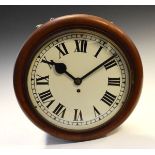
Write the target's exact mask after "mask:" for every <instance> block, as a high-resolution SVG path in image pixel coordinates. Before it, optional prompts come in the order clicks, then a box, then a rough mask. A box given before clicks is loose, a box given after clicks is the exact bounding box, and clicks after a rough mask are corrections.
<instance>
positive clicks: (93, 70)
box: [81, 54, 116, 80]
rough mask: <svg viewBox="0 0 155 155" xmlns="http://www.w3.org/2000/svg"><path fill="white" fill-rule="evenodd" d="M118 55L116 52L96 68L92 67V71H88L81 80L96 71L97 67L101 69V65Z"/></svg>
mask: <svg viewBox="0 0 155 155" xmlns="http://www.w3.org/2000/svg"><path fill="white" fill-rule="evenodd" d="M115 56H116V54H114V55H113V56H111V57H110V58H109V59H107V60H105V61H104V62H102V63H101V64H100V65H98V66H97V67H95V68H94V69H92V70H91V71H90V72H88V73H87V74H85V75H84V76H82V77H81V80H83V79H85V78H86V77H88V76H89V75H90V74H92V73H93V72H95V71H96V70H97V69H99V68H100V67H102V66H103V65H104V64H106V63H108V62H109V61H110V60H112V59H113V58H114V57H115Z"/></svg>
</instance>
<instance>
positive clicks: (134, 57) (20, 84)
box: [13, 14, 143, 141]
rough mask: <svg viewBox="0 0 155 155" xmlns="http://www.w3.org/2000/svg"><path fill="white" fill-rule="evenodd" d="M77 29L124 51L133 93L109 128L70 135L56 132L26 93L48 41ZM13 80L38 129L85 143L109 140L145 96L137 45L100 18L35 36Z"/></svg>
mask: <svg viewBox="0 0 155 155" xmlns="http://www.w3.org/2000/svg"><path fill="white" fill-rule="evenodd" d="M74 28H85V29H89V30H93V31H96V32H98V33H101V34H104V35H105V36H107V37H108V38H110V39H111V40H112V41H113V42H114V43H115V44H117V46H118V47H119V48H120V49H121V50H122V51H123V53H124V55H125V57H126V59H127V61H128V63H129V67H130V73H131V90H130V94H129V97H128V100H127V101H126V103H125V106H123V107H122V108H121V110H120V111H119V112H118V113H117V114H116V115H115V116H114V117H113V118H112V119H110V120H109V121H108V122H107V123H106V124H104V125H103V126H100V127H99V128H96V129H94V130H90V131H86V132H72V131H66V130H63V129H60V128H56V127H55V126H53V125H51V124H50V123H49V122H48V121H46V120H44V119H43V118H42V117H41V116H40V115H39V114H38V113H37V112H36V111H35V110H34V109H33V108H32V106H31V105H32V104H31V103H30V102H31V101H30V99H29V96H28V90H27V89H26V88H27V87H26V85H27V82H26V81H25V79H26V77H27V73H28V69H29V68H28V66H29V63H30V62H31V61H30V59H31V57H32V55H34V54H35V52H36V49H37V48H38V47H39V46H40V45H41V44H42V43H43V42H44V41H45V40H46V39H47V38H49V36H52V35H53V34H56V33H58V32H62V31H64V30H70V29H74ZM13 78H14V79H13V82H14V89H15V94H16V97H17V99H18V102H19V104H20V106H21V108H22V110H23V111H24V112H25V114H26V115H27V116H28V117H29V118H30V120H31V121H32V122H33V123H34V124H35V125H37V126H38V127H39V128H41V129H42V130H44V131H46V132H47V133H49V134H51V135H53V136H56V137H59V138H62V139H66V140H73V141H84V140H91V139H96V138H99V137H103V136H105V135H106V134H108V133H109V132H110V131H112V130H113V129H115V128H116V127H118V126H119V125H120V124H121V123H123V122H124V121H125V120H126V119H127V117H128V116H129V115H130V114H131V112H132V110H133V109H134V107H135V106H136V104H137V101H138V99H139V96H140V93H141V88H142V82H143V69H142V63H141V59H140V56H139V54H138V51H137V49H136V47H135V45H134V44H133V42H132V41H131V40H130V39H129V37H128V36H127V35H126V34H125V33H124V32H123V31H122V30H121V29H120V28H118V27H117V26H116V25H114V24H112V23H111V22H109V21H107V20H105V19H102V18H99V17H96V16H91V15H84V14H75V15H67V16H63V17H59V18H56V19H54V20H51V21H48V22H47V23H45V24H43V25H42V26H41V27H40V28H38V29H37V30H36V31H35V32H33V34H32V35H31V36H30V37H29V39H28V40H27V41H26V43H25V44H24V46H23V48H22V49H21V51H20V53H19V55H18V58H17V61H16V64H15V68H14V77H13Z"/></svg>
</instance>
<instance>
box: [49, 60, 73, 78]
mask: <svg viewBox="0 0 155 155" xmlns="http://www.w3.org/2000/svg"><path fill="white" fill-rule="evenodd" d="M50 64H51V65H54V66H55V71H56V72H57V73H58V74H64V73H65V74H66V75H68V76H69V77H70V78H71V79H73V80H75V77H74V76H73V75H71V74H70V73H69V72H68V71H67V67H66V65H65V64H64V63H56V62H54V61H53V60H51V61H50Z"/></svg>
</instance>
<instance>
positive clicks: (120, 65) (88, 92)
mask: <svg viewBox="0 0 155 155" xmlns="http://www.w3.org/2000/svg"><path fill="white" fill-rule="evenodd" d="M27 87H28V93H29V97H30V100H31V102H32V105H33V108H34V109H35V110H36V111H37V112H38V113H39V114H40V115H41V116H42V117H43V118H44V119H45V120H46V121H48V122H49V123H51V124H52V125H54V126H57V127H58V128H61V129H63V130H72V131H73V132H79V131H87V130H91V129H94V128H97V127H99V126H101V125H103V124H104V123H106V122H107V121H108V120H110V119H111V118H113V117H114V116H115V115H116V114H117V112H118V111H119V110H120V109H121V107H122V105H123V104H124V102H125V101H126V99H127V97H128V93H129V90H130V72H129V65H128V62H127V61H126V59H125V56H124V54H123V52H122V51H121V49H120V48H119V47H118V46H117V45H116V44H115V43H114V42H113V41H112V40H111V39H109V38H107V37H106V36H105V35H101V34H99V33H96V32H94V31H88V30H85V29H74V30H71V31H64V32H63V33H58V34H57V35H55V36H54V37H52V38H50V39H48V41H46V42H45V43H44V44H43V45H42V46H41V47H40V48H39V49H38V50H37V52H36V54H35V55H34V56H33V58H32V62H31V65H30V69H29V71H28V77H27Z"/></svg>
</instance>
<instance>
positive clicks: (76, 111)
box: [73, 109, 83, 121]
mask: <svg viewBox="0 0 155 155" xmlns="http://www.w3.org/2000/svg"><path fill="white" fill-rule="evenodd" d="M73 121H83V117H82V112H81V110H79V109H74V120H73Z"/></svg>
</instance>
